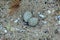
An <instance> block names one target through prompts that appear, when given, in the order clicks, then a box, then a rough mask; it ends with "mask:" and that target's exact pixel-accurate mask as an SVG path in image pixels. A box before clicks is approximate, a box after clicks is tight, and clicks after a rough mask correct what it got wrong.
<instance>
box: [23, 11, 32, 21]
mask: <svg viewBox="0 0 60 40" xmlns="http://www.w3.org/2000/svg"><path fill="white" fill-rule="evenodd" d="M31 17H32V13H31V12H29V11H26V12H25V13H24V15H23V19H24V21H25V22H28V19H30V18H31Z"/></svg>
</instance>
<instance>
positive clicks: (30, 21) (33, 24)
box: [28, 17, 38, 26]
mask: <svg viewBox="0 0 60 40" xmlns="http://www.w3.org/2000/svg"><path fill="white" fill-rule="evenodd" d="M28 23H29V25H30V26H36V25H37V23H38V18H35V17H32V18H30V19H29V21H28Z"/></svg>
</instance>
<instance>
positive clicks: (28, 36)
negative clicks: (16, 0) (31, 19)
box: [0, 0, 60, 40]
mask: <svg viewBox="0 0 60 40" xmlns="http://www.w3.org/2000/svg"><path fill="white" fill-rule="evenodd" d="M11 2H12V0H0V40H60V3H59V2H60V1H59V2H58V0H21V2H20V3H19V4H18V5H19V7H18V8H17V7H16V9H15V8H14V7H13V9H12V14H11V15H10V9H9V7H10V6H11V5H10V4H11ZM26 11H30V12H31V13H32V14H33V17H36V18H38V19H39V21H38V24H37V25H36V26H34V27H33V26H30V25H28V24H27V22H25V21H24V19H23V15H24V13H25V12H26ZM41 14H42V16H41Z"/></svg>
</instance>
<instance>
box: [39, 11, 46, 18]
mask: <svg viewBox="0 0 60 40" xmlns="http://www.w3.org/2000/svg"><path fill="white" fill-rule="evenodd" d="M38 15H39V17H40V18H42V19H44V18H46V16H45V15H43V14H42V13H40V12H38Z"/></svg>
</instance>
